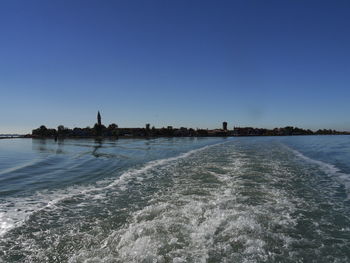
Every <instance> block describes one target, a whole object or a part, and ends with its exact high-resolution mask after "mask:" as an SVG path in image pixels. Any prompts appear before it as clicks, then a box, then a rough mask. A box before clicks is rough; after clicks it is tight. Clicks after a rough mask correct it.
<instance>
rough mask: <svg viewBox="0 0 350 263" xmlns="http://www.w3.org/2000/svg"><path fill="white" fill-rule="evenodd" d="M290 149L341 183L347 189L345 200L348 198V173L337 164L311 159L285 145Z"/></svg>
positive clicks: (349, 180)
mask: <svg viewBox="0 0 350 263" xmlns="http://www.w3.org/2000/svg"><path fill="white" fill-rule="evenodd" d="M286 147H287V148H288V149H289V150H290V151H292V152H293V153H294V154H295V156H297V157H298V158H300V159H303V160H304V161H307V162H308V163H311V164H314V165H317V166H318V167H319V168H321V170H322V171H323V172H324V173H326V174H327V175H328V176H330V177H332V178H335V179H336V180H337V181H338V182H339V183H341V184H343V185H344V186H345V188H346V191H347V200H349V199H350V174H347V173H343V172H342V171H341V170H340V169H339V168H338V167H337V166H335V165H334V164H330V163H326V162H323V161H320V160H315V159H312V158H310V157H308V156H306V155H304V154H303V153H301V152H299V151H297V150H295V149H293V148H290V147H288V146H286Z"/></svg>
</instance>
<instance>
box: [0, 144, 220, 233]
mask: <svg viewBox="0 0 350 263" xmlns="http://www.w3.org/2000/svg"><path fill="white" fill-rule="evenodd" d="M219 144H222V143H218V144H214V145H208V146H204V147H202V148H199V149H195V150H191V151H188V152H186V153H183V154H180V155H178V156H175V157H170V158H165V159H160V160H155V161H150V162H148V163H146V164H145V165H143V166H142V167H141V168H137V169H130V170H128V171H126V172H124V173H123V174H122V175H121V176H119V177H118V178H117V179H114V180H113V181H112V182H110V179H109V180H103V181H99V182H97V186H95V185H89V186H81V187H75V186H70V187H67V188H65V189H61V190H55V191H41V192H37V193H36V194H35V195H33V196H29V197H24V198H12V197H11V198H7V199H6V200H4V201H3V202H2V203H0V216H1V217H0V237H1V236H3V235H4V234H6V233H7V232H8V231H9V230H11V229H13V228H15V227H18V226H21V225H22V224H23V223H24V222H25V221H26V220H27V219H28V217H29V216H30V215H31V214H33V213H35V212H38V211H40V210H43V209H46V208H54V207H55V206H56V205H57V204H58V203H60V202H61V201H63V200H66V199H70V198H72V197H74V196H78V195H85V196H86V197H87V198H90V199H101V198H103V195H101V193H100V192H101V191H103V190H106V189H109V188H116V190H120V191H125V190H127V187H126V184H127V182H128V180H130V179H131V178H135V179H137V180H142V177H140V178H138V176H141V175H142V174H144V173H146V172H147V171H149V170H151V169H153V168H156V167H159V166H162V165H165V164H168V163H171V162H174V161H176V160H179V159H184V158H187V157H189V156H190V155H193V154H195V153H197V152H199V151H203V150H206V149H208V148H209V147H213V146H215V145H219ZM9 203H10V204H11V207H9V206H8V204H9Z"/></svg>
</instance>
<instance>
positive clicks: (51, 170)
mask: <svg viewBox="0 0 350 263" xmlns="http://www.w3.org/2000/svg"><path fill="white" fill-rule="evenodd" d="M349 198H350V136H300V137H255V138H253V137H252V138H226V139H225V138H170V139H169V138H168V139H151V140H136V139H135V140H134V139H124V140H123V139H122V140H117V141H109V140H105V141H95V140H85V139H84V140H83V139H81V140H64V141H57V142H55V141H53V140H34V139H33V140H31V139H10V140H6V139H5V140H0V262H349V261H350V200H349Z"/></svg>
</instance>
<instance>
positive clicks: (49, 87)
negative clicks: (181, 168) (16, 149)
mask: <svg viewBox="0 0 350 263" xmlns="http://www.w3.org/2000/svg"><path fill="white" fill-rule="evenodd" d="M97 110H100V111H101V113H102V121H103V123H104V124H109V123H111V122H115V123H117V124H118V125H119V126H120V127H138V126H144V124H145V123H148V122H149V123H151V125H155V126H156V127H162V126H167V125H173V126H175V127H178V126H187V127H193V128H196V127H201V128H207V127H208V128H215V127H219V126H221V122H222V121H228V123H229V127H230V128H232V127H233V126H255V127H266V128H271V127H281V126H286V125H292V126H299V127H303V128H311V129H318V128H335V129H339V130H350V116H349V115H350V114H349V113H350V1H345V0H344V1H342V0H337V1H331V0H329V1H305V0H302V1H295V0H293V1H260V0H257V1H249V0H247V1H221V0H220V1H214V0H212V1H202V0H201V1H188V0H173V1H164V0H161V1H152V0H147V1H146V0H142V1H133V0H132V1H127V0H125V1H118V0H115V1H99V0H95V1H88V0H83V1H77V0H63V1H62V0H60V1H58V0H56V1H46V0H45V1H37V0H32V1H26V0H23V1H18V0H2V1H0V133H8V132H18V133H26V132H30V131H31V129H33V128H36V127H38V126H39V125H41V124H45V125H46V126H47V127H57V126H58V125H59V124H63V125H65V126H68V127H74V126H81V127H86V126H93V124H94V123H95V122H96V119H95V118H96V113H97Z"/></svg>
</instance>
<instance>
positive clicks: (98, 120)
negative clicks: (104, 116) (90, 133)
mask: <svg viewBox="0 0 350 263" xmlns="http://www.w3.org/2000/svg"><path fill="white" fill-rule="evenodd" d="M97 124H98V126H101V114H100V111H98V112H97Z"/></svg>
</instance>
